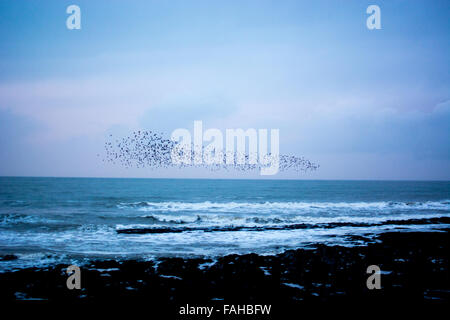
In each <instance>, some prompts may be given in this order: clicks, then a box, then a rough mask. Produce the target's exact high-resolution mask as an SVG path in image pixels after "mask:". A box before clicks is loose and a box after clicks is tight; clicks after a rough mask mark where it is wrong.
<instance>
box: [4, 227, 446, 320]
mask: <svg viewBox="0 0 450 320" xmlns="http://www.w3.org/2000/svg"><path fill="white" fill-rule="evenodd" d="M377 240H378V241H377V242H375V243H368V244H367V245H365V246H356V247H342V246H328V245H317V246H315V247H314V248H311V249H296V250H288V251H285V252H284V253H281V254H278V255H274V256H259V255H256V254H246V255H227V256H224V257H221V258H219V259H218V260H216V261H215V262H214V263H213V261H212V260H208V259H183V258H163V259H160V260H158V261H156V262H155V261H136V260H126V261H120V262H116V261H111V260H106V261H100V260H95V261H92V262H91V263H89V264H87V265H85V266H83V267H81V289H80V290H76V289H74V290H69V289H67V287H66V280H67V278H68V275H67V274H66V273H65V270H66V268H67V265H56V266H50V267H49V268H48V269H37V268H29V269H23V270H18V271H13V272H4V273H1V274H0V286H1V287H2V290H1V296H0V299H1V300H2V301H3V302H18V303H27V302H30V301H33V302H34V303H36V301H39V303H50V304H52V303H58V304H60V303H63V304H64V303H81V304H83V303H88V304H96V303H105V302H108V301H117V302H121V303H141V302H142V303H145V304H146V305H151V306H153V307H155V308H163V309H165V310H170V311H173V312H175V311H176V310H178V307H179V306H182V305H186V304H193V305H208V304H210V305H211V304H219V305H220V304H224V303H226V304H249V303H250V304H255V303H259V304H264V303H265V304H271V305H273V306H274V312H276V310H277V308H278V311H280V310H281V309H280V308H283V310H285V308H287V307H288V306H289V307H298V306H302V305H307V304H309V303H313V304H334V303H338V304H340V303H344V304H346V303H356V302H360V303H369V304H372V303H375V302H376V303H388V304H391V303H393V301H395V302H405V303H419V304H424V303H425V304H429V303H431V304H447V303H448V302H449V301H450V277H449V252H450V229H445V230H444V231H441V232H388V233H383V234H380V235H379V236H378V237H377ZM0 263H1V261H0ZM369 265H377V266H379V267H380V269H381V286H382V288H381V289H380V290H376V289H375V290H369V289H367V286H366V280H367V278H368V277H369V276H370V274H367V272H366V269H367V267H368V266H369ZM277 306H278V307H277ZM174 315H175V314H174Z"/></svg>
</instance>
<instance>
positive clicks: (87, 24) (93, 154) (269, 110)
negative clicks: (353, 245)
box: [0, 0, 450, 180]
mask: <svg viewBox="0 0 450 320" xmlns="http://www.w3.org/2000/svg"><path fill="white" fill-rule="evenodd" d="M72 4H75V5H78V6H79V7H80V9H81V29H80V30H69V29H67V27H66V19H67V18H68V16H69V14H67V13H66V8H67V7H68V6H69V5H72ZM371 4H376V5H378V6H379V7H380V10H381V29H379V30H376V29H375V30H369V29H368V28H367V27H366V20H367V18H368V17H369V14H367V13H366V9H367V7H368V6H369V5H371ZM449 35H450V2H449V1H398V0H390V1H378V0H375V1H353V0H349V1H345V2H343V1H320V0H319V1H299V0H298V1H288V0H286V1H265V0H261V1H256V0H255V1H247V0H242V1H233V0H231V1H194V0H192V1H177V0H170V1H117V0H113V1H74V0H73V1H13V0H1V1H0V37H1V39H2V40H1V42H0V175H5V176H64V177H71V176H75V177H157V178H161V177H167V178H268V177H267V176H265V177H260V176H259V172H257V171H256V172H249V173H237V172H222V171H219V172H214V173H211V172H209V171H208V170H198V169H184V170H181V169H165V170H162V169H161V170H154V169H150V168H139V169H137V168H136V169H126V168H123V167H121V166H118V165H111V164H105V163H104V162H103V161H101V159H102V156H98V154H102V152H103V146H104V143H105V140H106V139H107V137H108V136H109V135H110V134H112V135H113V136H114V137H124V136H127V135H129V134H131V133H132V132H133V131H134V130H158V131H161V132H164V133H166V134H167V136H168V137H169V136H170V133H171V132H172V131H173V130H175V129H177V128H187V129H189V130H192V128H193V122H194V120H202V121H203V126H204V127H205V128H206V129H207V128H219V129H221V130H225V129H226V128H243V129H247V128H266V129H271V128H276V129H279V130H280V151H281V153H282V154H289V155H296V156H304V157H305V158H307V159H309V160H311V161H313V162H315V163H318V164H320V168H319V170H317V171H315V172H307V173H298V172H281V173H279V174H277V175H275V176H271V177H269V178H275V179H383V180H387V179H395V180H450V73H449V70H450V68H449V67H450V37H449Z"/></svg>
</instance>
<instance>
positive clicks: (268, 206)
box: [117, 200, 450, 212]
mask: <svg viewBox="0 0 450 320" xmlns="http://www.w3.org/2000/svg"><path fill="white" fill-rule="evenodd" d="M117 207H118V208H119V209H130V208H131V209H137V210H140V211H150V212H151V211H154V212H160V211H164V212H180V211H214V212H242V211H245V212H247V211H258V212H274V211H292V210H303V211H304V210H333V209H338V210H339V209H349V210H369V211H374V210H413V209H415V210H417V209H418V210H426V209H434V210H450V200H442V201H425V202H417V201H410V202H395V201H379V202H210V201H205V202H174V201H169V202H148V201H139V202H129V203H126V202H125V203H123V202H122V203H119V204H118V205H117Z"/></svg>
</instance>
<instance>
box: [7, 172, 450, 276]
mask: <svg viewBox="0 0 450 320" xmlns="http://www.w3.org/2000/svg"><path fill="white" fill-rule="evenodd" d="M449 221H450V182H449V181H324V180H320V181H312V180H311V181H308V180H208V179H198V180H197V179H122V178H117V179H115V178H38V177H32V178H31V177H30V178H29V177H0V272H6V271H11V270H18V269H22V268H30V267H37V268H48V267H50V266H52V265H55V264H60V263H63V264H64V263H67V264H69V263H70V264H83V263H87V262H88V261H91V260H98V259H102V260H104V259H114V260H124V259H137V260H154V259H155V260H157V259H160V258H162V257H183V258H190V257H202V258H210V259H213V260H214V259H217V258H218V257H221V256H224V255H229V254H248V253H256V254H260V255H273V254H278V253H281V252H283V251H285V250H289V249H296V248H312V247H314V246H316V245H318V244H326V245H341V246H360V245H366V244H367V243H370V242H374V241H377V236H378V235H379V234H380V233H383V232H408V231H419V232H421V231H435V232H442V231H443V230H444V229H448V228H449V227H450V222H449ZM11 257H13V258H11Z"/></svg>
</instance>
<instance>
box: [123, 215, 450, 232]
mask: <svg viewBox="0 0 450 320" xmlns="http://www.w3.org/2000/svg"><path fill="white" fill-rule="evenodd" d="M425 224H450V217H434V218H421V219H406V220H402V219H398V220H396V219H393V220H385V221H382V222H379V223H370V222H359V223H354V222H332V223H317V224H307V223H299V224H286V225H266V226H255V225H254V226H245V225H240V226H233V225H229V226H198V227H163V226H161V227H148V226H131V227H130V226H128V227H127V226H118V227H117V229H116V231H117V233H124V234H146V233H180V232H189V231H201V232H224V231H269V230H296V229H314V228H323V229H332V228H338V227H377V226H384V225H425Z"/></svg>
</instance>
